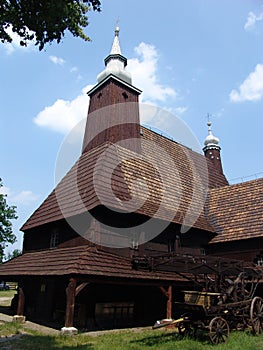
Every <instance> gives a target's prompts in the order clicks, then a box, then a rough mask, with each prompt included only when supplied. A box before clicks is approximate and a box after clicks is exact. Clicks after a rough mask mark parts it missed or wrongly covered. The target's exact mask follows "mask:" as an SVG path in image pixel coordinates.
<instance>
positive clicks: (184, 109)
mask: <svg viewBox="0 0 263 350" xmlns="http://www.w3.org/2000/svg"><path fill="white" fill-rule="evenodd" d="M187 109H188V107H176V108H175V113H177V114H183V113H185V112H186V111H187Z"/></svg>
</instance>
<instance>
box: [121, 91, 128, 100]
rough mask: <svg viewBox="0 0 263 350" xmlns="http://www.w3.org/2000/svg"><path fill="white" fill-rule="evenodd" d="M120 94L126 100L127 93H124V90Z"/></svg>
mask: <svg viewBox="0 0 263 350" xmlns="http://www.w3.org/2000/svg"><path fill="white" fill-rule="evenodd" d="M122 96H123V97H124V99H125V100H127V98H128V95H127V94H126V92H125V91H124V92H123V93H122Z"/></svg>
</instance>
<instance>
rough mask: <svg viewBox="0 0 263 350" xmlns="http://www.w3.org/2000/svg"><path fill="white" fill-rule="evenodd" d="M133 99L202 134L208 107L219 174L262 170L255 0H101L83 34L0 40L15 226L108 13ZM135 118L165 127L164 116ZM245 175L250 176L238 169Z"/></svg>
mask: <svg viewBox="0 0 263 350" xmlns="http://www.w3.org/2000/svg"><path fill="white" fill-rule="evenodd" d="M117 20H119V25H120V43H121V48H122V53H123V55H125V56H126V57H127V58H128V67H127V68H128V70H129V71H130V72H131V74H132V78H133V84H134V85H135V86H136V87H138V88H139V89H141V90H143V94H142V96H141V102H147V103H152V104H155V105H157V106H159V107H161V108H164V109H167V110H169V111H170V112H171V113H172V114H174V115H175V116H178V117H179V118H180V119H182V120H183V121H184V122H185V123H186V124H187V125H188V127H189V128H191V130H192V132H193V133H194V135H195V136H196V138H197V139H198V140H199V142H200V143H201V144H202V143H203V140H204V139H205V137H206V135H207V127H206V122H207V119H206V115H207V113H210V114H211V115H212V116H211V120H212V123H213V125H212V127H213V133H214V134H215V135H216V136H217V137H219V138H220V145H221V148H222V161H223V167H224V171H225V174H226V176H227V178H228V179H229V180H231V179H235V178H239V177H246V176H250V175H253V174H258V173H261V175H258V176H261V177H262V172H263V166H262V154H263V146H262V131H263V121H262V113H263V108H262V107H263V44H262V43H263V1H259V0H258V1H256V0H246V1H241V0H232V1H229V0H222V1H217V0H187V1H174V0H169V1H165V2H163V3H160V2H157V1H156V2H155V1H150V0H144V1H141V2H135V1H131V0H127V1H121V0H108V1H105V0H104V1H103V0H102V12H101V13H90V25H89V27H88V28H87V30H86V33H87V34H88V35H89V36H90V37H91V38H92V42H90V43H87V42H84V41H82V40H81V39H78V38H73V37H72V36H71V34H69V33H67V34H66V36H65V38H64V39H63V42H62V43H61V44H59V45H57V44H56V43H54V44H52V45H50V46H47V47H46V49H45V50H44V51H42V52H39V51H38V50H37V49H36V48H35V47H34V45H29V46H28V47H27V48H20V47H19V46H18V45H17V40H16V38H14V42H13V44H12V45H11V44H8V45H6V44H0V67H1V68H0V71H1V88H0V89H1V94H0V103H1V107H0V108H1V113H0V118H1V119H0V120H1V139H0V143H1V150H2V152H1V171H0V177H1V178H2V179H3V182H4V186H5V187H4V188H3V191H4V192H5V193H7V194H8V203H9V204H13V205H16V206H17V212H18V215H19V219H18V220H17V221H16V222H15V223H14V232H15V233H16V234H17V237H18V241H17V243H16V244H15V245H14V246H13V247H11V248H10V249H11V250H12V249H14V248H21V242H22V233H21V232H19V228H20V227H21V226H22V224H23V223H24V222H25V220H26V219H27V218H28V217H29V216H30V215H31V213H32V212H33V211H34V210H35V209H36V208H37V207H38V205H39V204H40V203H41V202H42V201H43V200H44V199H45V197H46V196H47V195H48V194H49V193H50V192H51V190H52V189H53V187H54V171H55V164H56V157H57V154H58V151H59V147H60V145H61V143H62V141H63V139H64V137H65V136H66V134H67V133H68V132H69V131H70V129H71V128H72V127H74V125H75V124H76V123H77V122H78V121H79V120H81V119H82V118H84V117H85V116H86V114H87V110H88V103H89V101H88V97H87V96H86V92H87V91H88V90H89V88H90V87H91V86H93V85H94V84H96V77H97V75H98V73H99V72H101V71H102V70H103V69H104V62H103V60H104V58H105V57H106V56H107V55H108V54H109V51H110V48H111V44H112V41H113V36H114V27H115V24H116V21H117ZM142 121H143V122H144V123H146V124H148V125H151V126H155V127H158V128H159V129H162V130H164V131H165V132H168V133H169V134H170V135H172V136H173V135H175V134H176V130H174V129H173V128H174V126H173V124H172V123H170V124H169V125H167V124H166V123H165V122H164V121H161V120H159V121H158V122H156V121H152V120H149V119H147V118H146V119H145V120H142ZM247 179H250V178H247Z"/></svg>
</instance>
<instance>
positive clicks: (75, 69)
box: [70, 66, 78, 73]
mask: <svg viewBox="0 0 263 350" xmlns="http://www.w3.org/2000/svg"><path fill="white" fill-rule="evenodd" d="M75 72H78V67H76V66H74V67H72V68H71V69H70V73H75Z"/></svg>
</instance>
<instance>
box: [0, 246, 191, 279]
mask: <svg viewBox="0 0 263 350" xmlns="http://www.w3.org/2000/svg"><path fill="white" fill-rule="evenodd" d="M72 275H78V276H80V277H84V276H85V278H90V279H91V280H92V279H94V280H99V279H102V278H103V279H107V278H111V279H114V280H116V279H122V280H123V279H125V280H132V281H133V282H134V281H136V280H139V281H143V280H146V281H148V282H150V280H151V281H153V282H154V281H155V282H157V281H179V280H180V281H187V280H186V279H183V278H182V277H180V276H178V275H177V274H175V273H167V272H150V271H146V270H143V271H137V270H135V269H133V268H132V265H131V259H130V258H126V257H123V256H120V255H117V254H112V253H110V252H107V251H104V250H99V249H97V248H96V247H91V246H78V247H73V248H72V247H71V248H54V249H49V250H43V251H37V252H31V253H25V254H22V255H20V256H19V257H17V258H14V259H12V260H9V261H8V262H5V263H3V264H1V265H0V278H2V279H6V277H8V278H10V279H14V278H16V277H18V278H21V277H26V276H31V277H32V276H50V277H51V276H72Z"/></svg>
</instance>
